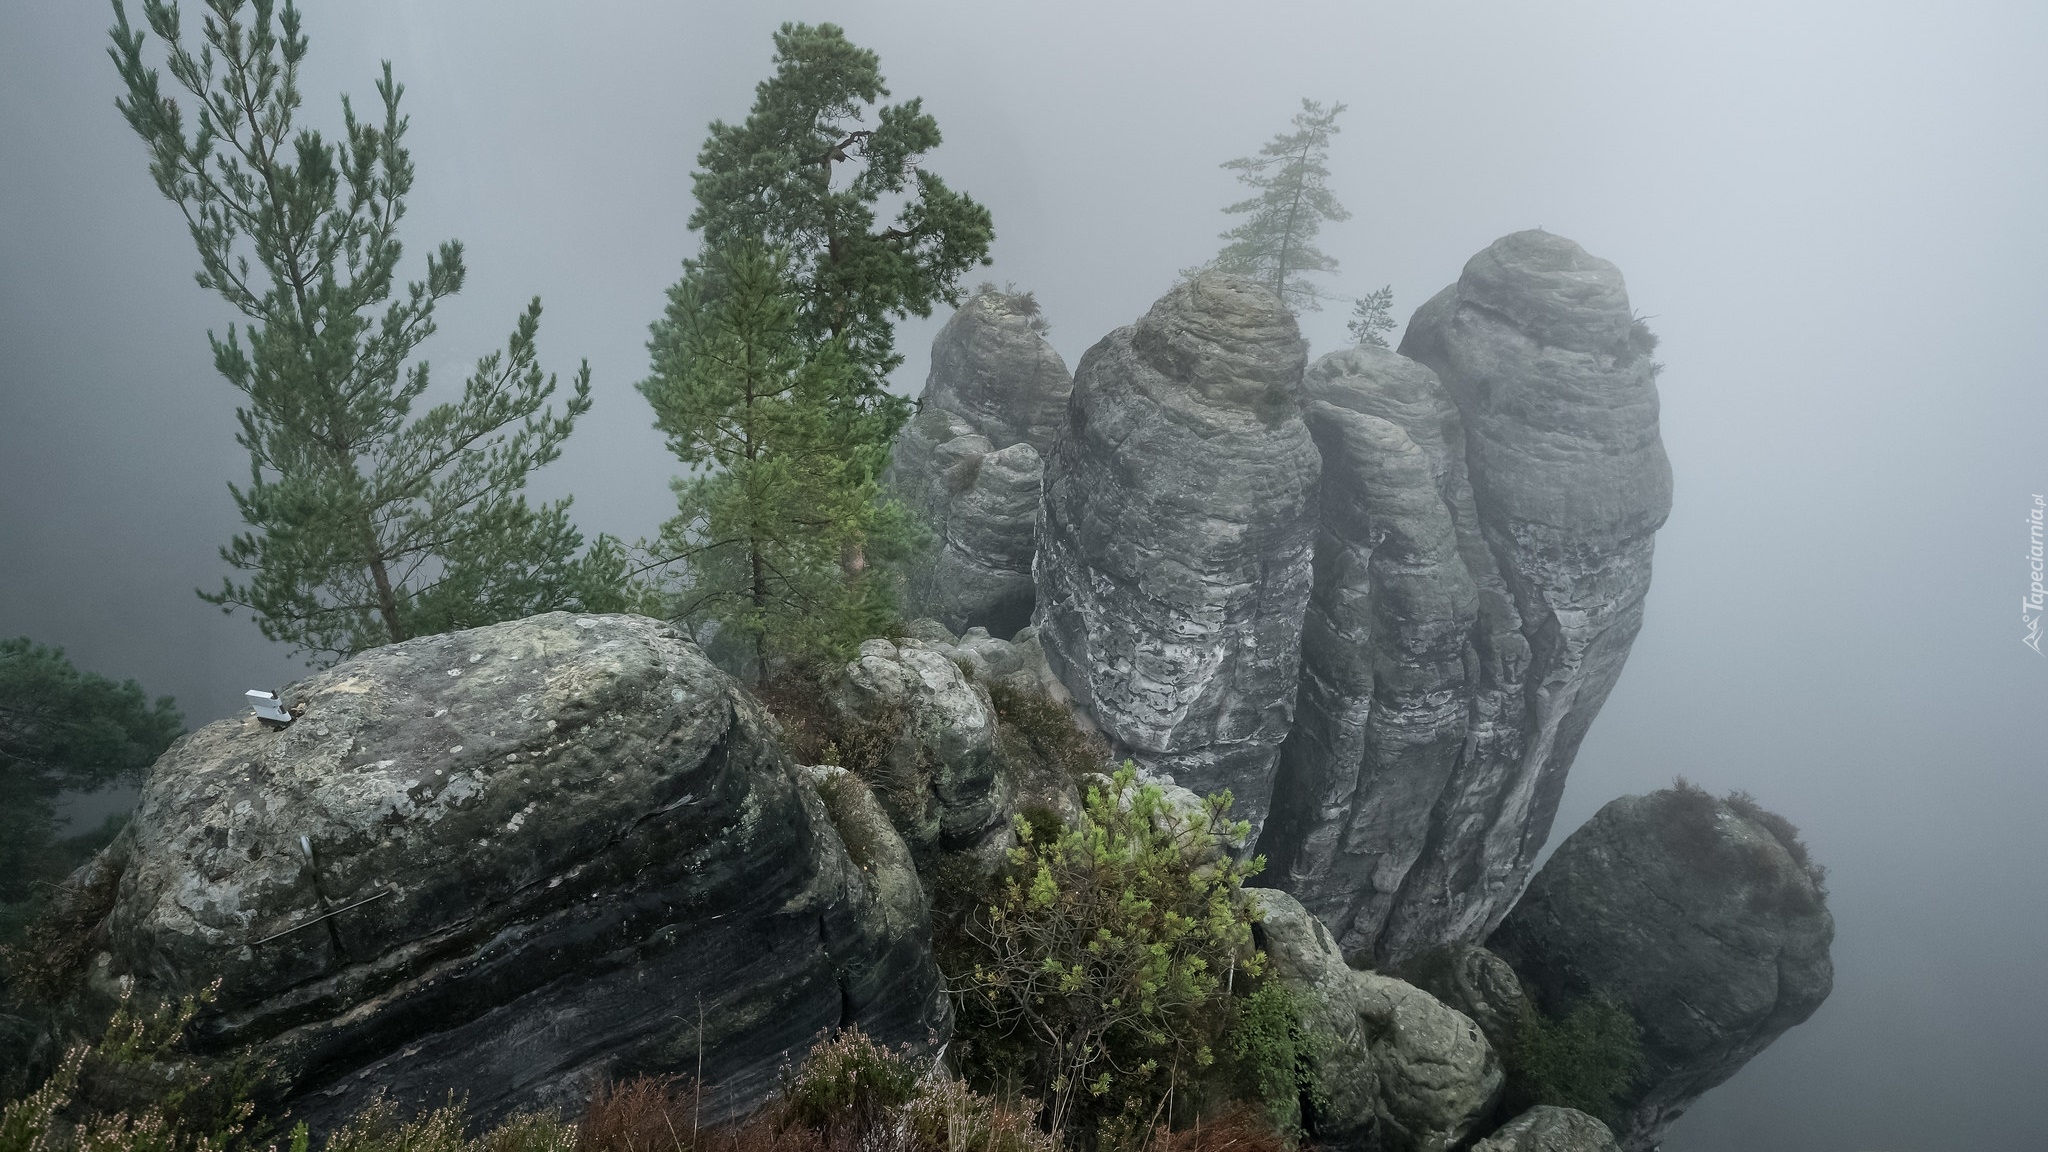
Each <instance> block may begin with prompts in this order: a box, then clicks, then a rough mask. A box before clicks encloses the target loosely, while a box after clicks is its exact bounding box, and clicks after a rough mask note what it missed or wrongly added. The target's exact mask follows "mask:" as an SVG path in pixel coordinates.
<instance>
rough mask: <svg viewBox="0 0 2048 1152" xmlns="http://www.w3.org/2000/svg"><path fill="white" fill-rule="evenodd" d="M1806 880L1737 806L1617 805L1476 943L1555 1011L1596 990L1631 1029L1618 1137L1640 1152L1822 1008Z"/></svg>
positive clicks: (1818, 899)
mask: <svg viewBox="0 0 2048 1152" xmlns="http://www.w3.org/2000/svg"><path fill="white" fill-rule="evenodd" d="M1817 877H1818V870H1817V869H1815V868H1813V867H1812V866H1811V865H1810V864H1809V863H1808V862H1807V861H1806V858H1805V849H1804V848H1803V847H1801V846H1800V845H1799V842H1798V838H1797V836H1796V834H1794V833H1793V831H1792V829H1791V826H1790V825H1789V824H1786V823H1785V822H1784V821H1783V820H1782V819H1780V818H1778V817H1775V816H1772V815H1770V814H1769V813H1765V812H1763V811H1762V810H1761V809H1758V808H1756V807H1755V806H1754V805H1753V804H1751V803H1749V802H1748V801H1747V800H1746V799H1745V798H1742V797H1739V796H1738V797H1736V798H1734V800H1733V801H1732V802H1729V801H1721V800H1716V799H1714V798H1713V797H1711V796H1708V795H1707V794H1706V793H1704V792H1701V791H1699V790H1697V789H1694V788H1689V787H1687V788H1679V789H1672V790H1666V791H1662V792H1654V793H1651V794H1650V795H1648V796H1624V797H1622V798H1621V799H1619V800H1615V801H1613V802H1611V803H1609V804H1608V805H1607V806H1606V807H1604V808H1602V809H1600V811H1599V813H1597V814H1596V815H1595V816H1594V817H1593V818H1592V819H1591V820H1589V821H1587V823H1586V825H1585V826H1584V827H1582V828H1580V829H1579V830H1578V831H1576V832H1574V833H1572V834H1571V836H1569V837H1567V838H1566V839H1565V842H1564V843H1563V844H1561V845H1559V846H1558V849H1557V852H1556V854H1555V855H1553V856H1552V857H1551V858H1550V860H1549V861H1548V862H1547V863H1546V864H1544V866H1543V869H1542V871H1540V872H1538V873H1537V874H1536V877H1535V878H1534V879H1533V880H1532V881H1530V883H1529V890H1528V892H1527V893H1526V894H1525V895H1524V896H1523V897H1522V899H1521V900H1520V901H1518V902H1517V903H1516V905H1515V908H1514V911H1513V912H1511V913H1509V914H1508V917H1507V919H1506V920H1504V921H1503V922H1502V923H1501V926H1500V929H1499V930H1498V931H1496V932H1495V933H1494V934H1493V936H1492V938H1491V939H1490V940H1489V941H1488V947H1489V948H1491V949H1492V950H1493V951H1494V952H1497V953H1499V955H1500V956H1501V958H1502V959H1504V960H1506V961H1507V962H1508V963H1510V964H1511V965H1513V966H1514V968H1515V970H1516V971H1517V972H1518V973H1520V974H1521V976H1522V978H1523V979H1524V980H1526V981H1527V982H1528V983H1529V984H1530V986H1531V988H1532V990H1533V991H1534V992H1535V994H1536V995H1537V997H1538V999H1539V1001H1540V1002H1541V1004H1542V1006H1543V1007H1544V1008H1545V1009H1546V1010H1547V1011H1549V1012H1551V1013H1552V1014H1553V1015H1556V1014H1558V1013H1559V1012H1561V1011H1562V1010H1564V1008H1565V1006H1566V1005H1568V1004H1569V1003H1570V1002H1571V1001H1573V1000H1575V999H1577V998H1578V997H1581V996H1585V995H1588V994H1591V993H1603V994H1606V995H1610V996H1613V997H1614V998H1615V999H1616V1000H1618V1001H1619V1002H1620V1003H1621V1004H1622V1005H1623V1006H1625V1007H1626V1008H1627V1009H1628V1010H1629V1012H1630V1013H1631V1014H1632V1015H1633V1016H1634V1017H1635V1018H1636V1021H1637V1022H1638V1023H1639V1024H1641V1025H1642V1029H1643V1058H1644V1064H1645V1068H1644V1074H1643V1076H1642V1078H1641V1079H1640V1080H1639V1081H1638V1087H1637V1088H1635V1089H1633V1090H1631V1092H1630V1093H1629V1094H1628V1095H1627V1096H1626V1097H1624V1098H1623V1099H1622V1100H1621V1101H1620V1105H1621V1108H1622V1110H1623V1111H1624V1113H1625V1119H1624V1121H1623V1123H1622V1124H1621V1125H1620V1126H1619V1127H1618V1129H1617V1131H1616V1135H1617V1136H1619V1137H1620V1140H1621V1145H1622V1147H1623V1148H1625V1149H1629V1150H1630V1152H1644V1150H1647V1149H1652V1148H1655V1147H1656V1146H1657V1142H1658V1140H1659V1139H1660V1138H1661V1137H1662V1135H1663V1132H1664V1130H1665V1128H1666V1127H1668V1126H1669V1125H1670V1124H1671V1122H1672V1121H1674V1120H1676V1119H1677V1118H1678V1117H1679V1116H1680V1115H1681V1114H1682V1113H1684V1111H1685V1109H1686V1107H1687V1106H1689V1105H1690V1104H1691V1103H1692V1102H1693V1100H1695V1099H1697V1098H1698V1097H1699V1095H1700V1094H1701V1093H1702V1092H1704V1091H1706V1090H1707V1089H1709V1088H1711V1087H1713V1086H1714V1085H1716V1084H1719V1083H1721V1082H1722V1081H1724V1080H1726V1079H1727V1078H1728V1077H1730V1076H1732V1075H1734V1074H1735V1071H1736V1070H1737V1069H1739V1068H1740V1067H1742V1065H1743V1064H1744V1063H1745V1062H1746V1061H1748V1060H1749V1058H1750V1057H1752V1056H1754V1055H1756V1054H1757V1053H1758V1052H1760V1051H1762V1050H1763V1048H1764V1047H1765V1046H1766V1045H1768V1044H1769V1043H1770V1042H1771V1041H1772V1040H1775V1039H1776V1038H1777V1037H1778V1035H1779V1034H1780V1033H1782V1032H1784V1031H1785V1030H1786V1029H1787V1028H1790V1027H1792V1026H1793V1025H1794V1024H1797V1023H1799V1022H1801V1021H1803V1020H1805V1019H1806V1018H1807V1017H1809V1016H1811V1015H1813V1012H1814V1010H1815V1009H1816V1008H1818V1007H1820V1003H1821V1001H1822V1000H1824V999H1826V997H1827V994H1828V991H1829V989H1830V988H1831V987H1832V985H1833V980H1834V968H1833V965H1832V963H1831V962H1830V960H1829V957H1828V946H1829V943H1830V942H1831V941H1832V940H1833V938H1834V919H1833V917H1831V916H1830V915H1829V914H1828V910H1827V905H1826V900H1825V892H1824V891H1823V889H1822V888H1821V886H1820V884H1819V883H1818V879H1817Z"/></svg>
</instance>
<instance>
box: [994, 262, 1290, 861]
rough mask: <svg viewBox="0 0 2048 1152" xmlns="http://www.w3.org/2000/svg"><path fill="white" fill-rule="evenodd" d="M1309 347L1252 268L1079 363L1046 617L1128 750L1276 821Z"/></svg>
mask: <svg viewBox="0 0 2048 1152" xmlns="http://www.w3.org/2000/svg"><path fill="white" fill-rule="evenodd" d="M1305 359H1306V352H1305V350H1304V345H1303V343H1302V340H1301V338H1300V335H1299V334H1298V332H1297V330H1296V328H1295V324H1294V318H1293V317H1292V316H1291V315H1290V314H1289V313H1288V312H1287V310H1286V309H1285V308H1284V307H1282V306H1281V303H1280V301H1279V299H1278V298H1277V297H1275V296H1273V295H1272V294H1271V293H1270V292H1268V291H1267V290H1265V289H1263V288H1261V287H1259V286H1257V285H1254V284H1252V283H1250V282H1248V281H1243V280H1234V279H1230V278H1227V277H1222V276H1213V275H1212V276H1202V277H1197V278H1195V279H1192V280H1189V281H1186V282H1184V283H1181V284H1179V285H1176V286H1175V287H1174V288H1173V290H1172V291H1170V292H1168V293H1167V294H1166V295H1165V296H1164V297H1162V298H1161V299H1160V300H1159V302H1158V303H1157V304H1155V305H1153V307H1152V309H1151V311H1149V312H1147V313H1146V314H1145V316H1144V318H1143V319H1141V320H1139V321H1138V323H1137V324H1136V325H1135V326H1132V327H1128V328H1120V329H1118V330H1117V331H1115V332H1112V333H1110V334H1109V335H1108V336H1106V337H1104V338H1103V339H1102V340H1101V341H1100V342H1099V343H1097V344H1096V345H1095V346H1094V347H1093V348H1091V349H1089V351H1088V354H1087V355H1086V356H1084V357H1083V358H1082V360H1081V367H1080V370H1079V372H1078V373H1077V374H1076V376H1075V381H1074V394H1073V397H1072V399H1071V401H1070V402H1069V405H1068V410H1067V421H1068V423H1067V427H1066V430H1065V432H1064V433H1063V434H1062V435H1061V437H1060V439H1059V440H1058V442H1057V444H1056V445H1055V447H1054V449H1053V454H1052V456H1051V458H1050V460H1049V461H1048V462H1047V466H1046V476H1045V501H1044V504H1043V506H1042V510H1041V515H1040V520H1039V547H1038V555H1037V559H1036V561H1035V562H1034V564H1033V576H1034V578H1035V582H1036V585H1037V598H1038V605H1037V610H1036V615H1035V617H1034V620H1035V622H1036V624H1037V628H1038V632H1037V635H1038V639H1039V642H1040V644H1041V645H1042V646H1043V648H1044V651H1045V656H1046V660H1047V662H1048V663H1049V664H1050V665H1051V667H1052V670H1053V671H1054V673H1056V674H1057V675H1058V676H1059V678H1060V680H1061V682H1062V683H1063V684H1065V686H1066V688H1067V690H1068V691H1069V692H1070V693H1072V694H1073V697H1074V699H1075V701H1076V702H1077V703H1078V704H1079V706H1080V707H1081V708H1082V710H1083V711H1084V712H1086V714H1087V715H1088V716H1090V717H1091V718H1092V719H1093V721H1094V722H1095V723H1096V724H1097V725H1098V726H1100V728H1101V730H1102V732H1103V733H1104V735H1105V736H1107V737H1108V738H1109V739H1110V741H1111V742H1112V743H1113V744H1114V745H1115V746H1116V750H1117V751H1118V753H1119V754H1125V755H1129V756H1130V757H1131V758H1133V759H1135V760H1137V761H1138V762H1139V763H1140V764H1141V765H1143V766H1145V767H1146V768H1147V769H1149V770H1151V771H1153V772H1155V773H1157V774H1162V775H1166V776H1170V777H1172V778H1173V779H1174V780H1176V781H1177V782H1179V783H1180V784H1182V785H1184V786H1186V787H1188V788H1190V789H1192V790H1194V791H1196V792H1198V793H1204V794H1207V793H1212V792H1220V791H1222V790H1224V789H1229V790H1231V791H1232V792H1233V793H1234V794H1235V796H1236V799H1237V806H1236V808H1235V810H1234V812H1235V814H1236V815H1237V816H1239V817H1241V818H1243V819H1248V820H1250V821H1251V822H1252V826H1253V828H1254V829H1255V830H1256V829H1257V828H1258V827H1259V825H1260V824H1261V823H1262V822H1263V819H1264V815H1265V810H1266V805H1267V801H1268V798H1269V797H1270V795H1271V792H1272V778H1273V766H1274V762H1275V759H1276V758H1277V755H1278V753H1279V748H1280V743H1281V741H1282V739H1283V738H1284V737H1285V736H1286V733H1287V729H1288V726H1289V724H1290V723H1291V721H1292V719H1293V713H1294V698H1295V692H1296V679H1297V673H1298V653H1299V648H1300V634H1301V620H1302V613H1303V610H1304V609H1305V607H1306V605H1307V600H1308V592H1309V577H1310V573H1309V558H1310V557H1309V553H1310V547H1311V544H1312V542H1313V532H1314V515H1315V507H1314V502H1313V497H1314V494H1315V486H1316V476H1317V473H1318V471H1319V470H1320V460H1319V458H1318V456H1317V454H1316V449H1315V445H1314V443H1313V442H1312V441H1311V440H1310V438H1309V434H1308V429H1307V427H1306V425H1304V424H1303V423H1302V420H1301V414H1300V388H1301V373H1302V368H1303V364H1304V361H1305Z"/></svg>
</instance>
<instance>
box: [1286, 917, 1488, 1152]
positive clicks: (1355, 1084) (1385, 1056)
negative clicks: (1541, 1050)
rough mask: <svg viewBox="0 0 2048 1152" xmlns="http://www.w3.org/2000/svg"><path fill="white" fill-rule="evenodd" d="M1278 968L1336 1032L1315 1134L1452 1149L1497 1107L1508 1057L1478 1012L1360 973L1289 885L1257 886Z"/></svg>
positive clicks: (1343, 1145)
mask: <svg viewBox="0 0 2048 1152" xmlns="http://www.w3.org/2000/svg"><path fill="white" fill-rule="evenodd" d="M1253 895H1254V896H1255V897H1256V898H1257V900H1258V902H1259V905H1260V907H1261V908H1262V909H1263V910H1264V912H1265V920H1264V922H1263V923H1262V924H1261V925H1260V926H1259V935H1260V937H1261V940H1260V943H1261V944H1262V945H1263V946H1264V948H1265V950H1266V955H1267V957H1268V959H1269V960H1270V962H1271V964H1272V972H1273V975H1274V976H1275V977H1276V978H1277V979H1279V980H1281V981H1284V982H1285V983H1287V984H1288V985H1289V986H1291V987H1293V988H1295V989H1296V990H1298V991H1300V992H1302V993H1303V994H1304V995H1305V996H1306V999H1307V1001H1308V1004H1309V1006H1310V1008H1309V1015H1310V1016H1311V1019H1309V1020H1308V1021H1307V1023H1308V1024H1309V1026H1310V1027H1312V1028H1317V1029H1320V1030H1322V1031H1324V1032H1325V1033H1326V1034H1328V1035H1329V1036H1331V1037H1333V1038H1334V1048H1333V1050H1332V1051H1330V1052H1329V1053H1328V1055H1327V1056H1326V1058H1325V1059H1324V1060H1323V1061H1322V1063H1321V1065H1320V1068H1319V1071H1320V1073H1321V1075H1322V1078H1323V1085H1324V1088H1325V1090H1326V1091H1327V1092H1328V1094H1329V1103H1328V1106H1327V1107H1324V1108H1321V1109H1320V1110H1319V1112H1318V1117H1317V1119H1318V1123H1317V1128H1316V1132H1315V1142H1316V1144H1317V1145H1318V1146H1319V1147H1326V1148H1332V1149H1340V1150H1349V1149H1360V1150H1363V1149H1372V1150H1374V1152H1448V1150H1449V1149H1452V1148H1456V1147H1460V1146H1462V1144H1463V1142H1464V1141H1465V1140H1467V1139H1469V1138H1470V1137H1471V1136H1472V1134H1473V1133H1474V1132H1475V1131H1478V1130H1479V1125H1480V1124H1481V1123H1482V1122H1484V1121H1485V1120H1486V1118H1487V1116H1488V1114H1490V1113H1491V1112H1492V1111H1493V1107H1494V1105H1495V1104H1496V1103H1497V1102H1498V1101H1499V1099H1500V1093H1501V1088H1502V1086H1503V1083H1504V1078H1503V1075H1502V1072H1501V1065H1500V1060H1499V1058H1498V1057H1496V1056H1495V1054H1494V1051H1493V1048H1492V1047H1491V1046H1490V1045H1489V1044H1488V1043H1487V1040H1486V1037H1485V1036H1484V1035H1482V1034H1481V1033H1480V1031H1479V1027H1478V1026H1477V1025H1476V1024H1474V1023H1473V1022H1472V1021H1471V1019H1470V1018H1468V1017H1466V1016H1465V1015H1464V1014H1462V1013H1460V1012H1457V1011H1455V1010H1453V1009H1451V1008H1448V1007H1446V1006H1444V1005H1443V1004H1441V1003H1439V1002H1438V1001H1437V1000H1436V999H1435V998H1434V997H1432V996H1430V995H1429V994H1428V993H1426V992H1424V991H1422V990H1421V989H1419V988H1416V987H1414V986H1413V985H1410V984H1406V983H1404V982H1402V981H1400V980H1396V979H1394V978H1393V977H1391V976H1383V975H1380V974H1379V973H1377V972H1363V971H1356V970H1353V969H1352V968H1350V967H1348V966H1346V965H1345V963H1344V956H1343V953H1342V952H1340V951H1339V950H1338V948H1337V943H1336V941H1335V940H1334V939H1333V938H1332V937H1331V936H1330V933H1329V930H1328V929H1326V928H1325V927H1324V926H1323V923H1322V921H1321V920H1319V919H1317V918H1316V917H1315V916H1314V915H1312V914H1310V913H1309V912H1308V910H1307V909H1305V908H1303V907H1302V906H1301V904H1300V903H1299V902H1298V901H1296V900H1295V899H1294V898H1293V897H1291V896H1288V895H1287V894H1285V893H1283V892H1275V891H1268V890H1264V889H1261V890H1258V891H1256V892H1254V893H1253Z"/></svg>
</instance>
